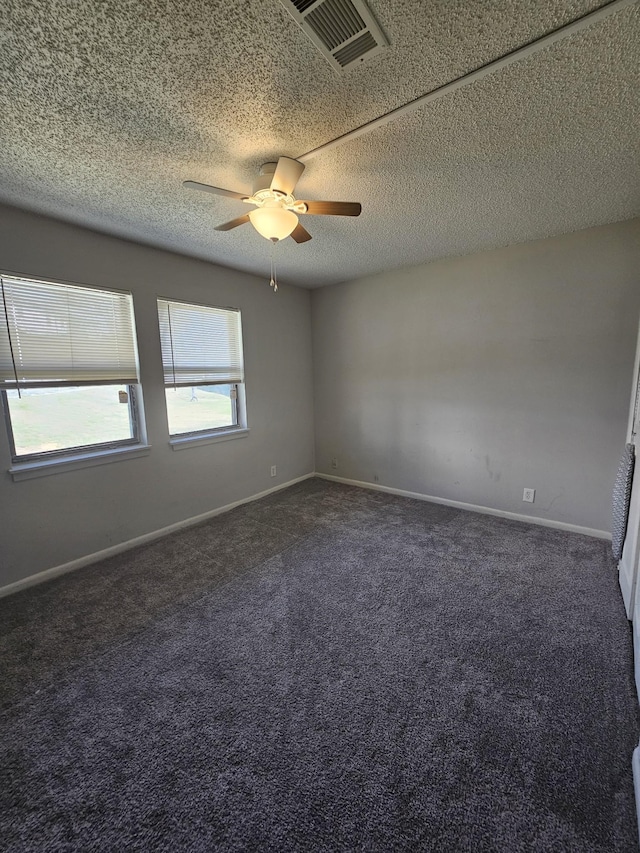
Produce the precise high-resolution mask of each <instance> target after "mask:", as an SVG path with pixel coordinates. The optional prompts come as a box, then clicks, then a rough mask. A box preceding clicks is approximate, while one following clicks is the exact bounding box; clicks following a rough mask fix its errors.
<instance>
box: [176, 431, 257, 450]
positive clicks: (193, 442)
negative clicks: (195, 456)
mask: <svg viewBox="0 0 640 853" xmlns="http://www.w3.org/2000/svg"><path fill="white" fill-rule="evenodd" d="M248 435H249V430H248V429H243V428H242V427H241V428H239V429H229V430H225V431H224V432H208V433H201V434H200V435H185V436H182V437H180V436H176V437H175V438H171V439H169V444H170V445H171V447H172V449H173V450H186V449H187V448H188V447H200V445H202V444H215V443H216V442H218V441H232V440H233V439H234V438H246V437H247V436H248Z"/></svg>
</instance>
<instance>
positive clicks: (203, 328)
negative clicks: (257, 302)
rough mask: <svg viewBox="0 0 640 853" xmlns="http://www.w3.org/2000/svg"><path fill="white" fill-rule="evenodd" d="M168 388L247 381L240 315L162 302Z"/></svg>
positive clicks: (165, 378)
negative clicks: (245, 378)
mask: <svg viewBox="0 0 640 853" xmlns="http://www.w3.org/2000/svg"><path fill="white" fill-rule="evenodd" d="M158 319H159V322H160V341H161V343H162V364H163V367H164V381H165V385H171V386H173V385H213V384H227V383H235V382H243V381H244V366H243V360H242V328H241V323H240V312H239V311H236V310H234V309H230V308H210V307H208V306H205V305H192V304H189V303H186V302H173V301H170V300H168V299H158Z"/></svg>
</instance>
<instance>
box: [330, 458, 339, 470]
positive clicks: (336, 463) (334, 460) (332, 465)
mask: <svg viewBox="0 0 640 853" xmlns="http://www.w3.org/2000/svg"><path fill="white" fill-rule="evenodd" d="M331 467H332V468H333V470H334V471H335V470H336V468H337V467H338V460H337V459H336V458H335V456H334V458H333V459H332V460H331Z"/></svg>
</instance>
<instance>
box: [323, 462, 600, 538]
mask: <svg viewBox="0 0 640 853" xmlns="http://www.w3.org/2000/svg"><path fill="white" fill-rule="evenodd" d="M315 476H316V477H321V478H322V479H323V480H332V481H333V482H335V483H345V484H346V485H348V486H358V487H359V488H361V489H373V490H374V491H376V492H388V493H389V494H392V495H400V496H401V497H404V498H415V499H416V500H419V501H428V502H429V503H434V504H443V505H444V506H452V507H455V508H456V509H466V510H469V511H471V512H481V513H482V514H483V515H497V516H498V517H499V518H510V519H512V520H513V521H524V522H526V523H527V524H539V525H541V526H542V527H553V528H555V529H556V530H568V531H570V532H571V533H583V534H584V535H585V536H594V537H595V538H596V539H608V540H611V534H610V533H608V532H607V531H606V530H596V529H595V528H593V527H581V526H580V525H579V524H567V523H566V522H564V521H553V520H552V519H550V518H538V517H537V516H534V515H520V513H517V512H507V511H506V510H503V509H494V508H493V507H490V506H479V505H478V504H468V503H464V502H463V501H452V500H449V499H448V498H437V497H435V496H434V495H423V494H421V493H420V492H408V491H406V490H405V489H394V488H393V487H391V486H381V485H380V484H379V483H366V482H364V481H363V480H348V479H347V478H346V477H336V476H334V475H333V474H321V473H320V472H319V471H316V474H315Z"/></svg>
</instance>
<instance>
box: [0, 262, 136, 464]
mask: <svg viewBox="0 0 640 853" xmlns="http://www.w3.org/2000/svg"><path fill="white" fill-rule="evenodd" d="M0 289H1V293H2V303H1V305H0V393H1V395H2V398H3V404H4V412H5V419H6V424H7V429H8V433H9V441H10V444H11V453H12V458H13V461H14V462H29V461H34V460H46V459H51V458H56V457H61V456H65V457H66V456H69V455H70V454H71V455H73V454H76V455H78V454H80V453H83V454H86V453H87V452H88V451H107V450H113V449H116V448H124V447H126V446H127V445H136V444H139V442H140V430H139V426H138V411H137V393H138V388H137V385H138V381H139V380H138V361H137V352H136V344H135V330H134V320H133V302H132V299H131V294H129V293H123V292H121V291H111V290H99V289H97V288H92V287H82V286H78V285H71V284H61V283H59V282H52V281H39V280H35V279H28V278H22V277H17V276H12V275H2V276H1V277H0Z"/></svg>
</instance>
